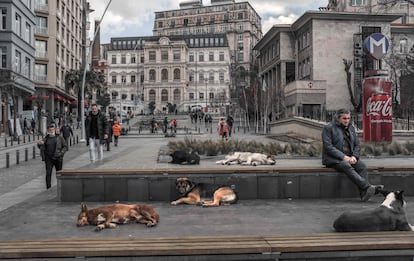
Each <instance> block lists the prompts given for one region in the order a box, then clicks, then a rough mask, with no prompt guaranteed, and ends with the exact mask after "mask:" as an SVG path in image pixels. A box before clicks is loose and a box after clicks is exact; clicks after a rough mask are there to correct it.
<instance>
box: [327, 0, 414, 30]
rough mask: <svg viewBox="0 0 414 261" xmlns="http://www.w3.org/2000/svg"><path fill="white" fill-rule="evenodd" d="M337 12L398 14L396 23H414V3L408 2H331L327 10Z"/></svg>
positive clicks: (396, 0) (372, 0)
mask: <svg viewBox="0 0 414 261" xmlns="http://www.w3.org/2000/svg"><path fill="white" fill-rule="evenodd" d="M321 9H322V10H331V11H335V12H354V13H368V14H398V15H400V17H399V18H398V19H397V20H395V21H394V23H402V24H412V23H414V3H413V2H412V1H407V0H392V1H390V0H351V1H349V0H330V1H329V4H328V6H327V7H326V8H324V7H322V8H321Z"/></svg>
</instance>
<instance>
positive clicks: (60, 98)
mask: <svg viewBox="0 0 414 261" xmlns="http://www.w3.org/2000/svg"><path fill="white" fill-rule="evenodd" d="M54 97H55V99H57V100H59V101H63V99H64V98H63V97H62V96H61V95H60V94H59V93H55V94H54Z"/></svg>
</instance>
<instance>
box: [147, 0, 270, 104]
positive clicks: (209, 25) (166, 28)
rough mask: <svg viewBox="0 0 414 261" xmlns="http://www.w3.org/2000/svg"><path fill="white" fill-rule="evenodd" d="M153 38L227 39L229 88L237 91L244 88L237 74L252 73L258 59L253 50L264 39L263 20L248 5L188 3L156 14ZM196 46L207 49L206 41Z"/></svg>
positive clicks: (215, 0)
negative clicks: (221, 37) (193, 37)
mask: <svg viewBox="0 0 414 261" xmlns="http://www.w3.org/2000/svg"><path fill="white" fill-rule="evenodd" d="M153 35H154V36H159V37H161V36H168V37H170V36H202V37H201V39H203V38H204V39H211V38H213V39H214V38H216V37H215V35H225V38H226V42H227V45H228V51H225V53H227V52H228V53H229V55H228V56H227V55H225V58H226V59H227V60H226V62H227V64H228V66H229V68H230V69H229V70H230V72H229V75H230V76H229V82H228V87H229V88H230V91H234V90H235V89H237V88H242V87H243V86H240V84H241V83H243V82H244V81H240V80H239V79H237V77H236V75H238V74H237V73H235V71H250V70H252V68H253V66H252V63H253V62H254V57H255V56H256V55H254V54H253V47H254V46H255V45H256V43H257V42H258V41H259V39H260V38H261V37H262V29H261V18H260V16H259V15H258V14H257V12H256V11H255V10H254V9H253V7H252V6H251V5H250V4H249V3H248V2H236V1H235V0H212V1H211V4H210V5H203V3H202V0H195V1H186V2H182V3H181V4H180V8H179V9H175V10H168V11H161V12H156V13H155V20H154V28H153ZM208 43H209V44H211V43H210V42H208ZM194 44H195V47H196V48H197V49H198V50H201V49H202V48H203V47H206V42H205V41H200V42H195V43H194ZM189 53H191V51H190V52H189ZM193 53H194V52H193ZM187 59H189V58H187ZM197 66H198V68H199V69H200V70H204V71H206V70H209V68H201V67H199V66H202V64H201V65H200V64H198V65H197ZM197 70H198V69H197ZM247 75H248V74H247ZM225 78H227V76H225ZM246 81H247V82H248V81H249V79H247V80H246ZM200 84H202V83H199V84H197V86H199V85H200ZM199 95H200V94H198V96H197V97H199ZM228 95H230V94H228ZM197 99H198V98H197Z"/></svg>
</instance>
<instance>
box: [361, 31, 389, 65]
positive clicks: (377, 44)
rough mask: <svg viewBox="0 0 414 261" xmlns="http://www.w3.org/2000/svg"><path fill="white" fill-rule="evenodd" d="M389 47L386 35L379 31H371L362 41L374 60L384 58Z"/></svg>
mask: <svg viewBox="0 0 414 261" xmlns="http://www.w3.org/2000/svg"><path fill="white" fill-rule="evenodd" d="M389 47H390V42H389V41H388V39H387V37H386V36H385V35H383V34H380V33H373V34H371V35H370V36H368V37H367V38H366V39H365V41H364V48H365V50H366V51H367V52H368V54H369V55H370V56H372V57H373V58H374V59H376V60H380V59H382V58H384V56H385V55H386V54H387V52H388V48H389Z"/></svg>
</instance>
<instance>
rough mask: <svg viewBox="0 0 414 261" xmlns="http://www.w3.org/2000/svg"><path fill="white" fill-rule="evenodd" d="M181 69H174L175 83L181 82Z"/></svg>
mask: <svg viewBox="0 0 414 261" xmlns="http://www.w3.org/2000/svg"><path fill="white" fill-rule="evenodd" d="M180 78H181V77H180V69H174V81H175V80H180Z"/></svg>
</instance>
